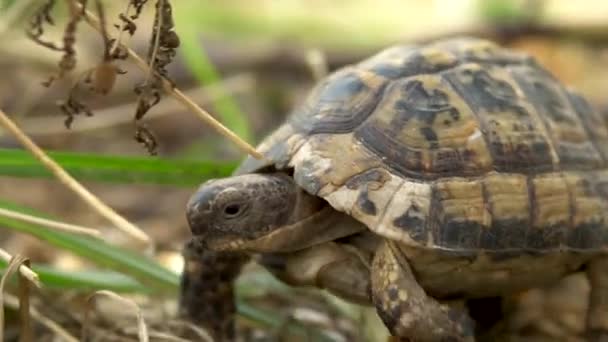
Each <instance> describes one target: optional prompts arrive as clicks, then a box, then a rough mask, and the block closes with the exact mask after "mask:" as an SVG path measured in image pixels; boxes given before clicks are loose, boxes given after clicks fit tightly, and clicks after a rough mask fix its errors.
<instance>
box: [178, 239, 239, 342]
mask: <svg viewBox="0 0 608 342" xmlns="http://www.w3.org/2000/svg"><path fill="white" fill-rule="evenodd" d="M183 254H184V261H185V264H184V271H183V273H182V278H181V288H180V297H179V315H180V316H181V317H183V318H184V319H186V320H188V321H191V322H193V323H196V324H199V325H201V326H202V327H204V328H206V329H208V330H209V332H210V333H211V334H212V335H213V337H214V338H215V340H216V341H232V340H234V337H235V328H234V316H235V314H236V305H235V299H234V280H235V278H236V277H237V276H238V275H239V272H240V270H241V267H242V266H243V265H244V264H245V262H246V261H247V259H248V258H247V257H246V256H245V255H243V254H240V253H233V252H213V251H210V250H208V249H206V248H204V247H203V246H202V245H201V244H200V243H197V242H196V241H195V240H191V241H190V242H188V243H187V244H186V245H185V247H184V251H183Z"/></svg>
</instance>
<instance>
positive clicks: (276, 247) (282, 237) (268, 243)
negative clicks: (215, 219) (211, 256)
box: [201, 223, 302, 253]
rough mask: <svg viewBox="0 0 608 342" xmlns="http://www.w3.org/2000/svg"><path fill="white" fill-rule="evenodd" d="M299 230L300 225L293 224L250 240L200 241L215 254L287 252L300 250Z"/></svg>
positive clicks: (239, 237) (215, 239) (241, 238)
mask: <svg viewBox="0 0 608 342" xmlns="http://www.w3.org/2000/svg"><path fill="white" fill-rule="evenodd" d="M299 230H301V224H299V223H294V224H291V225H287V226H282V227H278V228H276V229H274V230H273V231H271V232H268V233H266V234H264V235H262V236H258V237H255V238H251V239H247V238H244V237H242V236H224V237H221V238H220V237H217V238H203V237H201V239H202V240H203V241H204V242H205V244H206V245H207V246H208V247H209V248H210V249H212V250H213V251H217V252H226V251H249V252H258V253H262V252H288V251H293V250H296V249H300V248H302V247H301V243H300V239H299V237H300V233H299V232H298V231H299Z"/></svg>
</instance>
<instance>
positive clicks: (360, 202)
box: [357, 189, 377, 215]
mask: <svg viewBox="0 0 608 342" xmlns="http://www.w3.org/2000/svg"><path fill="white" fill-rule="evenodd" d="M357 206H358V207H359V208H361V211H363V212H364V213H365V214H367V215H376V212H377V210H376V204H374V202H372V201H371V200H370V199H369V194H368V191H367V189H365V190H363V191H361V193H360V194H359V197H357Z"/></svg>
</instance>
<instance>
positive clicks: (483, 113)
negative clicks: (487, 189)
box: [444, 68, 553, 173]
mask: <svg viewBox="0 0 608 342" xmlns="http://www.w3.org/2000/svg"><path fill="white" fill-rule="evenodd" d="M444 75H445V79H446V80H447V81H448V82H449V83H450V84H451V85H452V87H453V88H454V89H455V90H456V91H457V92H458V94H459V95H460V96H461V97H462V98H463V99H464V100H465V101H466V103H467V104H468V105H469V106H470V107H471V109H472V110H473V112H474V113H476V114H477V115H478V116H479V121H480V125H481V128H482V131H483V132H487V133H486V135H485V138H486V139H487V142H488V146H489V148H490V152H491V154H492V157H493V160H494V166H495V169H496V170H497V171H505V172H525V173H528V172H542V171H550V170H552V169H553V161H552V159H551V154H550V153H537V152H535V151H537V150H543V151H550V147H549V144H548V142H547V141H546V138H545V137H543V136H542V134H541V133H540V132H539V131H536V128H535V127H534V126H533V125H532V124H531V123H532V118H531V115H530V113H528V111H527V110H526V108H525V107H523V106H522V105H521V104H520V101H522V99H520V98H519V97H518V95H517V92H516V91H515V89H514V88H513V87H512V86H511V85H510V84H509V83H508V82H505V81H503V80H500V79H496V78H493V77H492V76H491V75H490V74H489V73H488V72H487V71H485V70H477V69H475V70H471V69H462V68H461V69H454V70H453V71H450V72H447V73H445V74H444ZM462 75H465V76H466V77H463V76H462ZM467 77H469V78H470V79H471V82H463V79H466V78H467ZM506 112H508V113H514V114H515V115H516V116H518V117H519V122H520V124H519V125H518V130H517V131H516V130H513V133H516V132H517V133H516V134H508V135H506V136H502V137H501V136H499V135H497V132H496V130H495V129H494V127H495V126H497V124H499V123H500V122H501V117H502V116H503V115H504V114H503V113H506ZM528 144H534V147H533V148H529V147H528V146H526V145H528Z"/></svg>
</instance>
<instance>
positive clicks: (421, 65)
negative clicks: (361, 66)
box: [370, 50, 458, 80]
mask: <svg viewBox="0 0 608 342" xmlns="http://www.w3.org/2000/svg"><path fill="white" fill-rule="evenodd" d="M407 53H410V54H411V55H410V56H407V57H406V58H404V61H403V63H401V64H399V65H395V64H388V63H379V64H377V65H375V66H373V67H372V68H371V69H370V70H371V71H373V72H374V73H376V74H378V75H381V76H383V77H386V78H389V79H393V80H394V79H398V78H405V77H410V76H415V75H421V74H434V73H437V72H441V71H443V70H446V69H448V68H451V67H453V66H455V65H456V64H457V63H458V62H457V61H453V62H450V63H448V64H440V63H430V62H429V61H428V60H427V59H426V58H425V57H424V56H423V55H421V54H420V53H417V52H416V53H411V50H409V51H408V50H406V51H404V52H403V55H404V57H405V55H406V54H407Z"/></svg>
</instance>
